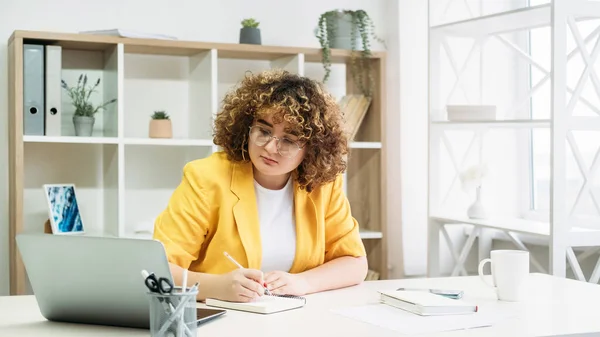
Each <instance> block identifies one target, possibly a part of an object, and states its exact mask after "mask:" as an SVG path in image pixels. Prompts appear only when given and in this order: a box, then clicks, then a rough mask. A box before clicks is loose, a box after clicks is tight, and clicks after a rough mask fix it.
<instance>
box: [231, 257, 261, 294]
mask: <svg viewBox="0 0 600 337" xmlns="http://www.w3.org/2000/svg"><path fill="white" fill-rule="evenodd" d="M223 255H225V257H227V258H228V259H229V261H231V262H233V263H234V264H235V265H236V266H237V267H238V268H239V269H244V267H242V265H241V264H239V263H238V262H237V261H236V260H235V259H234V258H233V257H232V256H231V255H229V253H227V252H223ZM262 286H263V287H264V288H265V293H266V294H267V295H272V294H271V291H270V290H269V289H267V284H266V283H263V285H262Z"/></svg>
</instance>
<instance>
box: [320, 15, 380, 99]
mask: <svg viewBox="0 0 600 337" xmlns="http://www.w3.org/2000/svg"><path fill="white" fill-rule="evenodd" d="M316 36H317V38H318V39H319V43H320V45H321V49H322V56H321V57H322V62H323V67H324V68H325V76H324V77H323V83H325V82H327V79H328V78H329V73H330V71H331V49H332V48H340V49H349V50H351V51H352V53H351V72H352V77H353V79H354V82H355V83H356V84H357V85H358V87H359V89H360V90H361V92H362V93H363V94H364V95H365V96H371V95H372V91H373V87H374V83H375V80H374V79H373V75H372V73H371V71H370V67H369V65H370V63H369V58H370V57H371V41H370V39H369V38H370V37H373V39H375V40H377V41H379V42H382V43H384V41H383V40H382V39H380V38H378V37H377V36H376V35H375V26H374V24H373V21H372V20H371V18H370V17H369V15H368V14H367V13H366V12H365V11H364V10H332V11H328V12H325V13H323V14H321V16H320V17H319V22H318V26H317V29H316ZM359 50H360V56H361V57H360V58H357V57H356V53H355V51H359ZM365 75H366V76H365ZM365 79H367V80H368V82H367V83H366V84H365Z"/></svg>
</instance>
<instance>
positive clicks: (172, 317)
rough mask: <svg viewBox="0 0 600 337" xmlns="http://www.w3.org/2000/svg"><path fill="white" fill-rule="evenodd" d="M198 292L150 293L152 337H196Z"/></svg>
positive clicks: (174, 290)
mask: <svg viewBox="0 0 600 337" xmlns="http://www.w3.org/2000/svg"><path fill="white" fill-rule="evenodd" d="M197 294H198V291H197V290H195V291H189V290H188V291H187V292H185V293H182V292H181V288H174V289H173V291H172V292H171V293H167V294H159V293H155V292H148V293H147V295H148V300H149V302H150V336H152V337H196V331H197V325H196V321H197V315H196V295H197Z"/></svg>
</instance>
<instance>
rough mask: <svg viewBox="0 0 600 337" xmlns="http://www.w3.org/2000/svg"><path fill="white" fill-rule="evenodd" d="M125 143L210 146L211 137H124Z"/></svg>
mask: <svg viewBox="0 0 600 337" xmlns="http://www.w3.org/2000/svg"><path fill="white" fill-rule="evenodd" d="M123 144H125V145H158V146H212V145H213V142H212V140H211V139H174V138H125V139H124V140H123Z"/></svg>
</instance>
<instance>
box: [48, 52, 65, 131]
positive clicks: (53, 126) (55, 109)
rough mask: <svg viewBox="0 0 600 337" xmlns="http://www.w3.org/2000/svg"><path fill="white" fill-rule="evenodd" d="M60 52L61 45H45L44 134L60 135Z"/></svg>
mask: <svg viewBox="0 0 600 337" xmlns="http://www.w3.org/2000/svg"><path fill="white" fill-rule="evenodd" d="M61 54H62V47H61V46H46V108H45V109H46V136H60V135H61V115H62V105H61V72H62V56H61Z"/></svg>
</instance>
